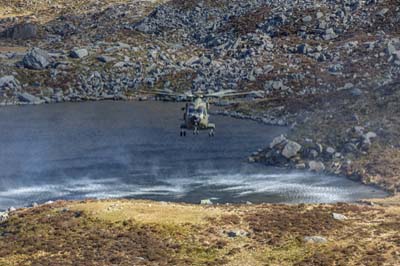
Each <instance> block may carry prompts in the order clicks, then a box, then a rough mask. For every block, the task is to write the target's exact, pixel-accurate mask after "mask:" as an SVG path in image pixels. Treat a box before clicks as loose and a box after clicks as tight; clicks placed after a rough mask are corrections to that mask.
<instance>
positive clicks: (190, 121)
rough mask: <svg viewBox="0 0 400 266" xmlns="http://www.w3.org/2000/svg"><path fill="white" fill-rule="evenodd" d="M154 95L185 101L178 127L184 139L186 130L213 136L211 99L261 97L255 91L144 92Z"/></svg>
mask: <svg viewBox="0 0 400 266" xmlns="http://www.w3.org/2000/svg"><path fill="white" fill-rule="evenodd" d="M146 93H151V94H154V95H156V98H158V99H160V98H168V99H171V98H172V99H175V100H178V101H186V104H185V106H184V107H182V109H181V110H182V111H183V119H182V121H183V123H182V124H181V126H180V136H181V137H185V136H186V131H187V130H192V132H193V135H199V131H202V130H209V132H208V135H209V136H210V137H214V136H215V128H216V126H215V124H214V123H210V120H209V118H210V115H209V107H210V101H209V99H211V98H223V97H238V96H245V95H253V96H255V97H262V96H261V95H260V93H259V92H257V91H250V92H235V91H233V90H224V91H220V92H215V93H207V94H204V93H203V92H195V93H192V92H187V93H184V94H179V93H175V92H172V91H165V90H164V91H161V90H160V91H153V92H148V91H147V92H146Z"/></svg>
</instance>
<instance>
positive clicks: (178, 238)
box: [0, 199, 400, 266]
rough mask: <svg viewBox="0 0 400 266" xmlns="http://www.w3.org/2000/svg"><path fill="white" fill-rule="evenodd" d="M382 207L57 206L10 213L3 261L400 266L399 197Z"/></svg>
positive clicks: (0, 221)
mask: <svg viewBox="0 0 400 266" xmlns="http://www.w3.org/2000/svg"><path fill="white" fill-rule="evenodd" d="M377 204H378V205H376V204H374V206H367V205H351V204H337V205H246V206H242V205H237V206H236V205H232V206H199V205H197V206H193V205H185V204H173V203H160V202H147V201H127V200H124V201H122V200H120V201H85V202H56V203H53V204H47V205H43V206H35V207H33V208H27V209H20V210H12V211H11V212H9V213H8V214H7V217H6V216H5V215H3V216H2V215H1V214H0V265H2V266H3V265H4V266H14V265H15V266H25V265H41V266H46V265H51V266H56V265H63V266H66V265H87V266H92V265H93V266H94V265H96V266H103V265H104V266H106V265H107V266H108V265H121V266H123V265H127V266H128V265H129V266H131V265H159V266H160V265H182V266H186V265H193V266H194V265H199V266H200V265H215V266H217V265H218V266H221V265H230V266H247V265H248V266H258V265H260V266H261V265H279V266H280V265H296V266H303V265H304V266H313V265H324V266H327V265H332V266H333V265H346V266H355V265H370V266H375V265H387V266H395V265H398V262H399V260H400V248H399V247H400V236H399V234H398V230H399V226H400V224H399V221H400V217H399V215H400V211H399V205H398V204H399V201H398V199H392V200H390V201H389V200H387V199H386V200H385V202H380V203H379V202H378V203H377ZM381 204H385V206H386V207H382V206H380V205H381Z"/></svg>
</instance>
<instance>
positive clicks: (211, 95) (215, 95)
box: [205, 91, 264, 98]
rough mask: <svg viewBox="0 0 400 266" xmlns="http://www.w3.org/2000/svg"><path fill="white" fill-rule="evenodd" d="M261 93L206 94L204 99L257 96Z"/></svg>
mask: <svg viewBox="0 0 400 266" xmlns="http://www.w3.org/2000/svg"><path fill="white" fill-rule="evenodd" d="M261 93H264V92H261V91H246V92H233V93H231V92H229V93H225V92H221V93H218V92H217V93H210V94H206V95H205V97H216V98H223V97H234V96H243V95H256V96H259V95H260V94H261Z"/></svg>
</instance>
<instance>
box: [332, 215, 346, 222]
mask: <svg viewBox="0 0 400 266" xmlns="http://www.w3.org/2000/svg"><path fill="white" fill-rule="evenodd" d="M332 217H333V219H335V220H339V221H344V220H347V217H346V216H344V215H343V214H340V213H332Z"/></svg>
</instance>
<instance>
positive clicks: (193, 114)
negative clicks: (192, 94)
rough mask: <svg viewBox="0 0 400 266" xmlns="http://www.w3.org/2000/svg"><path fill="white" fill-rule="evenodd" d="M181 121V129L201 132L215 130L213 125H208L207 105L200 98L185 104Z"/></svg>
mask: <svg viewBox="0 0 400 266" xmlns="http://www.w3.org/2000/svg"><path fill="white" fill-rule="evenodd" d="M183 120H184V123H183V124H182V126H181V128H182V129H188V130H192V129H193V130H197V129H199V130H201V129H214V128H215V125H214V124H211V123H209V115H208V103H207V102H205V101H203V100H202V99H200V98H197V99H196V100H194V101H193V102H190V103H187V104H186V106H185V108H184V114H183Z"/></svg>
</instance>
